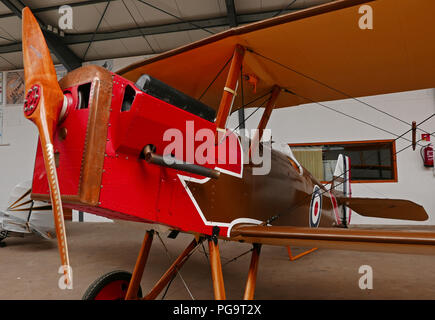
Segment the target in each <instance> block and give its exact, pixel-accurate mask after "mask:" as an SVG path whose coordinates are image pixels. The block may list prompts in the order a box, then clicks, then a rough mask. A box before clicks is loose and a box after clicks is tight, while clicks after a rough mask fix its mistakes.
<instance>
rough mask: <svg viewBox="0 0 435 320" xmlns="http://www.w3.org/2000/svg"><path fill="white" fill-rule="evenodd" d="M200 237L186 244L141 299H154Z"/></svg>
mask: <svg viewBox="0 0 435 320" xmlns="http://www.w3.org/2000/svg"><path fill="white" fill-rule="evenodd" d="M201 242H202V239H199V241H196V239H193V240H192V242H191V243H190V244H189V245H188V246H187V248H186V249H185V250H184V251H183V253H181V255H180V256H179V257H178V258H177V260H175V261H174V263H173V264H172V265H171V266H170V267H169V269H168V270H167V271H166V272H165V274H164V275H163V276H162V277H161V278H160V280H159V281H157V283H156V284H155V285H154V287H153V288H152V289H151V291H150V292H149V293H148V294H147V295H146V296H145V297H144V298H143V300H154V299H155V298H157V296H158V295H159V294H160V292H162V290H163V289H164V288H165V287H166V286H167V285H168V283H169V281H171V279H172V278H173V277H174V275H175V273H176V272H177V271H179V270H180V269H181V267H182V266H183V264H184V263H185V262H186V261H187V259H188V258H189V257H190V253H191V252H192V250H193V249H195V248H196V246H198V245H199V244H200V243H201Z"/></svg>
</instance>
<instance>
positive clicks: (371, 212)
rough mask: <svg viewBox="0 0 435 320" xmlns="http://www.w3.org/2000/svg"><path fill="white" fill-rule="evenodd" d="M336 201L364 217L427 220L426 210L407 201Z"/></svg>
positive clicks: (369, 199) (357, 199) (359, 199)
mask: <svg viewBox="0 0 435 320" xmlns="http://www.w3.org/2000/svg"><path fill="white" fill-rule="evenodd" d="M337 200H338V202H339V203H341V204H344V205H346V206H348V207H349V208H351V209H352V210H354V211H356V213H358V214H360V215H362V216H364V217H372V218H386V219H400V220H412V221H425V220H427V219H428V215H427V213H426V210H424V208H423V207H422V206H420V205H418V204H416V203H415V202H412V201H409V200H398V199H373V198H341V197H337Z"/></svg>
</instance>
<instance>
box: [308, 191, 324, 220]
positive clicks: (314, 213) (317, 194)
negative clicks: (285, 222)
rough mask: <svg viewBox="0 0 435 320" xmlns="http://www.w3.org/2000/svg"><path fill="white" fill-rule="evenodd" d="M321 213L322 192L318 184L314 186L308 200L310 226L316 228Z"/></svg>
mask: <svg viewBox="0 0 435 320" xmlns="http://www.w3.org/2000/svg"><path fill="white" fill-rule="evenodd" d="M321 215H322V193H321V190H320V188H319V186H314V189H313V193H312V194H311V202H310V227H311V228H317V227H318V226H319V223H320V216H321Z"/></svg>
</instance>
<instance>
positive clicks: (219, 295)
mask: <svg viewBox="0 0 435 320" xmlns="http://www.w3.org/2000/svg"><path fill="white" fill-rule="evenodd" d="M208 250H209V255H210V267H211V278H212V281H213V290H214V297H215V299H216V300H225V299H226V297H225V286H224V277H223V274H222V264H221V257H220V253H219V245H218V243H217V239H213V238H212V239H209V240H208Z"/></svg>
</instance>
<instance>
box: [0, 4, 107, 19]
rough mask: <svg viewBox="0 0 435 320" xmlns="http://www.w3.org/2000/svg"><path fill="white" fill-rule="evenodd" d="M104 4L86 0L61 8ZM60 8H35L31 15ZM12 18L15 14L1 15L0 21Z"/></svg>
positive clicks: (58, 6)
mask: <svg viewBox="0 0 435 320" xmlns="http://www.w3.org/2000/svg"><path fill="white" fill-rule="evenodd" d="M105 2H107V0H88V1H81V2H74V3H64V4H62V6H70V7H71V8H74V7H83V6H88V5H92V4H99V3H105ZM60 7H61V5H57V6H49V7H42V8H36V9H32V12H33V13H40V12H47V11H52V10H59V8H60ZM14 16H15V13H13V12H11V13H3V14H0V19H1V18H8V17H14Z"/></svg>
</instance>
